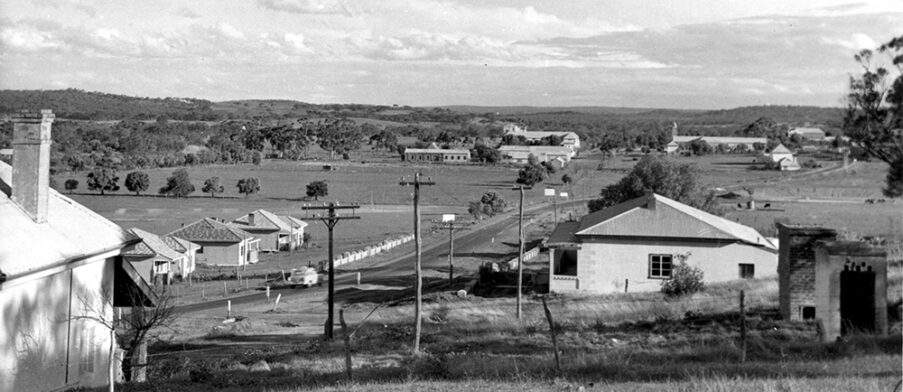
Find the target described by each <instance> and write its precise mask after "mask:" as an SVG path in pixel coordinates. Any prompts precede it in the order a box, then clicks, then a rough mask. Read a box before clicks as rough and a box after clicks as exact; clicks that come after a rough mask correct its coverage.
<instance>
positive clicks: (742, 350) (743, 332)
mask: <svg viewBox="0 0 903 392" xmlns="http://www.w3.org/2000/svg"><path fill="white" fill-rule="evenodd" d="M745 300H746V292H744V291H743V290H740V362H746V303H745V302H746V301H745Z"/></svg>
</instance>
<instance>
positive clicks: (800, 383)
mask: <svg viewBox="0 0 903 392" xmlns="http://www.w3.org/2000/svg"><path fill="white" fill-rule="evenodd" d="M741 289H742V290H744V291H745V292H746V294H747V299H748V300H747V301H748V302H747V304H748V305H749V307H750V308H751V311H750V314H749V316H748V318H747V325H748V328H749V344H748V357H747V358H748V360H747V362H745V363H741V362H740V361H739V360H738V358H739V346H738V319H737V313H736V309H737V294H738V291H739V290H741ZM776 293H777V290H776V282H775V280H774V279H764V280H754V281H742V282H731V283H728V284H719V285H712V286H710V287H709V288H708V290H706V291H705V292H703V293H698V294H695V295H693V296H691V297H686V298H679V299H676V300H668V301H666V300H664V299H663V298H662V297H661V295H660V294H658V293H639V294H632V295H628V296H624V295H610V296H554V297H552V298H551V301H550V303H549V304H550V307H551V308H552V312H553V313H554V315H555V317H556V320H557V321H558V324H559V326H558V331H559V332H558V333H559V344H560V346H561V350H562V362H563V368H562V371H561V372H560V373H559V372H556V371H555V370H554V362H553V359H552V354H551V344H550V341H549V338H548V324H547V323H546V321H545V319H544V316H543V314H542V311H541V304H540V302H538V300H537V298H534V297H528V298H527V301H526V303H525V305H524V309H525V314H524V320H523V321H521V322H518V321H516V320H514V317H513V313H514V301H513V300H512V299H510V298H494V299H489V298H479V297H469V298H466V299H461V298H457V297H455V296H452V295H448V294H443V293H438V294H430V295H428V296H427V302H426V304H425V306H424V311H425V312H424V313H425V314H424V317H425V323H424V336H423V340H422V344H423V348H424V351H425V354H424V355H422V356H419V357H411V356H410V355H409V351H410V343H411V340H412V335H411V333H412V329H411V311H412V309H411V306H410V305H399V306H390V307H383V308H380V309H379V310H378V311H376V312H375V313H374V314H373V316H372V317H371V318H370V319H368V320H367V321H366V322H365V323H363V325H362V326H361V329H360V330H359V331H358V332H357V335H356V336H355V338H354V360H353V366H354V375H355V382H353V383H347V382H346V381H344V376H343V374H344V362H343V357H342V345H341V341H334V342H329V343H324V342H322V341H320V340H319V338H316V337H310V338H306V337H298V336H292V335H284V334H283V333H284V332H285V331H288V330H296V329H297V326H296V325H294V324H291V323H290V322H289V321H288V320H291V319H292V317H293V316H294V315H295V314H296V313H294V311H290V312H288V313H285V314H280V315H279V316H280V317H285V320H283V321H281V322H280V323H275V322H273V321H272V320H258V319H257V318H256V316H255V317H252V319H250V322H249V321H248V320H246V321H243V322H241V323H236V324H234V325H232V326H230V327H228V328H222V329H221V330H219V331H217V332H216V333H210V334H208V336H207V339H204V340H202V341H201V344H210V343H214V342H217V341H218V342H220V343H219V344H226V345H230V346H231V347H230V348H223V349H222V350H220V351H214V352H203V354H196V355H191V354H190V353H184V354H178V353H174V354H173V355H171V356H167V358H169V359H167V360H166V361H165V362H166V363H178V364H180V365H179V366H170V367H171V368H172V370H170V371H169V373H159V372H158V374H160V375H161V376H162V378H163V380H161V381H160V382H156V383H154V385H130V386H128V387H127V388H124V390H128V391H143V390H191V391H208V390H209V391H213V390H225V391H239V390H241V391H244V390H252V391H302V390H328V391H334V390H351V391H363V390H367V391H371V390H374V391H388V390H393V391H394V390H450V391H464V390H467V391H471V390H556V391H559V390H578V388H581V387H583V388H585V389H586V390H603V391H652V390H663V389H664V390H679V391H698V390H701V391H735V390H738V391H760V390H765V391H768V390H774V391H785V390H792V391H797V390H800V391H809V390H813V391H814V390H818V391H819V392H821V391H840V390H843V391H859V390H862V391H870V390H888V391H889V390H891V388H892V387H893V385H894V384H895V383H896V382H897V381H899V380H900V377H901V369H900V366H899V364H900V361H901V355H900V351H901V337H900V336H899V333H895V334H894V335H892V336H891V337H888V338H880V337H871V336H863V337H854V338H852V339H849V340H848V341H847V342H845V343H841V344H834V343H832V344H822V343H817V342H816V335H817V333H816V329H815V325H814V324H812V323H799V322H788V321H783V320H779V319H778V318H777V316H776V310H775V307H776V303H777V295H776ZM298 305H299V306H301V305H302V304H298ZM372 306H373V304H372V303H359V304H357V305H354V306H350V307H346V312H347V314H346V319H348V321H349V323H350V324H351V327H352V328H355V327H357V326H358V325H359V323H360V320H361V319H362V318H363V317H364V315H365V314H366V313H368V312H369V311H370V309H371V308H372ZM186 322H188V321H186ZM194 323H195V326H196V327H198V328H200V324H199V323H198V322H197V321H194ZM242 323H246V324H244V325H242ZM282 323H288V325H287V326H283V325H284V324H282ZM315 332H316V331H314V333H315ZM211 339H213V340H211ZM266 341H271V342H274V343H275V342H278V343H276V344H263V342H266ZM236 345H240V346H236ZM219 347H222V346H219ZM239 347H244V348H239ZM260 360H265V361H266V362H268V363H269V366H270V368H271V371H270V372H268V373H254V372H249V370H248V369H249V367H250V366H251V365H252V364H253V363H255V362H257V361H260ZM155 366H158V367H160V366H161V365H160V364H158V365H155ZM192 369H206V370H204V371H205V372H208V373H209V377H208V378H205V379H204V380H203V381H197V380H196V381H191V377H189V375H188V374H187V373H186V372H188V371H189V370H192ZM196 372H197V370H195V376H197V373H196Z"/></svg>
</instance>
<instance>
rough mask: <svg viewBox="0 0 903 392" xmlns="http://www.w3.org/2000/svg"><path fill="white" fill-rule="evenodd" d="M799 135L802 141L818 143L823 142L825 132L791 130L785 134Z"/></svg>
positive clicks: (819, 130)
mask: <svg viewBox="0 0 903 392" xmlns="http://www.w3.org/2000/svg"><path fill="white" fill-rule="evenodd" d="M793 135H799V137H801V138H803V139H804V140H809V141H813V142H820V141H823V140H825V131H823V130H821V128H793V129H792V130H790V131H789V132H787V136H793Z"/></svg>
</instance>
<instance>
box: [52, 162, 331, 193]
mask: <svg viewBox="0 0 903 392" xmlns="http://www.w3.org/2000/svg"><path fill="white" fill-rule="evenodd" d="M123 184H124V185H125V187H126V189H128V190H129V191H130V192H135V195H140V194H141V192H145V191H147V190H148V189H149V188H150V176H149V175H148V174H147V173H145V172H142V171H133V172H131V173H129V174H127V175H126V176H125V181H124V183H123ZM85 185H86V186H87V188H88V190H91V191H99V192H100V194H101V195H104V194H105V193H106V192H115V191H118V190H119V189H120V187H119V174H118V173H117V172H116V170H115V169H108V168H97V169H94V170H92V171H91V172H89V173H88V175H87V181H86V183H85ZM78 186H79V182H78V180H76V179H74V178H70V179H68V180H66V182H65V183H64V187H65V188H66V190H67V191H69V192H70V193H71V192H73V191H75V190H76V189H78ZM235 187H236V188H237V189H238V193H240V194H243V195H245V197H248V196H250V195H252V194H254V193H258V192H260V180H259V179H257V178H255V177H248V178H242V179H240V180H238V183H236V184H235ZM225 190H226V188H225V186H224V185H223V183H222V179H221V178H220V177H219V176H213V177H210V178H208V179H206V180H204V186H203V187H202V188H201V192H203V193H206V194H209V195H210V197H212V198H215V197H216V195H218V194H221V193H224V192H225ZM194 191H195V187H194V185H193V184H192V183H191V178H190V177H189V175H188V170H186V169H184V168H182V169H177V170H175V171H173V172H172V175H170V176H169V177H168V178H167V179H166V185H164V186H162V187H161V188H160V190H159V191H158V193H159V194H161V195H167V196H172V197H186V196H188V195H189V194H191V193H194ZM305 193H306V195H307V196H308V197H313V198H314V199H318V198H320V197H323V196H327V195H328V194H329V185H328V184H327V183H326V181H323V180H317V181H312V182H311V183H310V184H307V189H306V192H305Z"/></svg>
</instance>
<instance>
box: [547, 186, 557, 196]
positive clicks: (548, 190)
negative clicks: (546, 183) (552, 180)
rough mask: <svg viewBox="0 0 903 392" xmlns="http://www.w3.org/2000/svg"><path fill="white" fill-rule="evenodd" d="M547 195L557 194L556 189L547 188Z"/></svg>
mask: <svg viewBox="0 0 903 392" xmlns="http://www.w3.org/2000/svg"><path fill="white" fill-rule="evenodd" d="M546 196H555V190H554V189H552V188H546Z"/></svg>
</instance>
